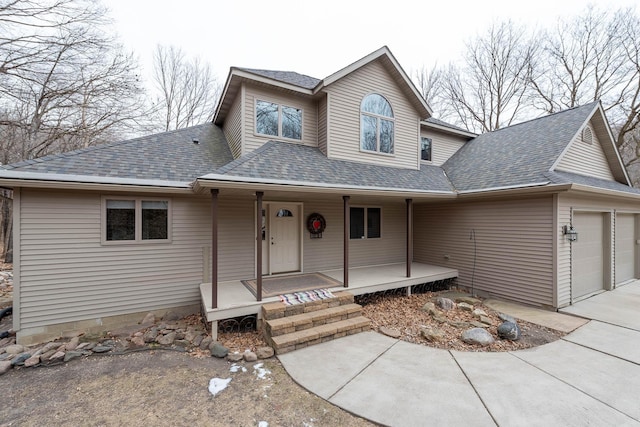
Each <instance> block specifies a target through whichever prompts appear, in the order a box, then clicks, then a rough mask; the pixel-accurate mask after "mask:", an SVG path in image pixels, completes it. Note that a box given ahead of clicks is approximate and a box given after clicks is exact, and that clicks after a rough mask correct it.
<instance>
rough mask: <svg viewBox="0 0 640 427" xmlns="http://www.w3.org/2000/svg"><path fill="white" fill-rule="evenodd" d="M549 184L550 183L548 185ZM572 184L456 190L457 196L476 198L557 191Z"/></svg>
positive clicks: (569, 188) (537, 184) (539, 184)
mask: <svg viewBox="0 0 640 427" xmlns="http://www.w3.org/2000/svg"><path fill="white" fill-rule="evenodd" d="M550 184H551V185H550ZM572 185H573V184H552V183H551V182H550V181H546V182H536V183H531V184H525V185H511V186H504V187H493V188H484V189H481V190H464V191H460V192H458V195H459V198H461V199H467V198H477V197H483V196H502V195H508V196H513V195H518V194H531V193H558V192H564V191H569V190H571V188H572Z"/></svg>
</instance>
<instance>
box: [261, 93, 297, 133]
mask: <svg viewBox="0 0 640 427" xmlns="http://www.w3.org/2000/svg"><path fill="white" fill-rule="evenodd" d="M256 133H257V134H260V135H270V136H279V137H282V138H288V139H296V140H301V139H302V109H300V108H295V107H287V106H286V105H279V104H276V103H273V102H267V101H259V100H258V101H256Z"/></svg>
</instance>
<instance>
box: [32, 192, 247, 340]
mask: <svg viewBox="0 0 640 427" xmlns="http://www.w3.org/2000/svg"><path fill="white" fill-rule="evenodd" d="M131 195H133V196H135V195H134V194H131ZM149 196H150V195H148V194H145V195H144V197H149ZM151 197H166V196H163V195H161V194H158V195H155V196H151ZM168 198H170V199H171V213H172V224H173V230H172V241H171V242H169V243H144V244H123V245H117V244H116V245H113V244H111V245H102V244H101V240H100V227H101V194H98V193H93V192H62V191H61V192H52V191H42V190H31V189H22V192H21V215H22V223H21V228H20V237H19V239H20V257H21V266H20V267H21V277H20V293H21V295H20V297H21V307H20V308H21V311H20V320H21V328H32V327H38V326H45V325H52V324H57V323H64V322H70V321H76V320H87V319H99V318H102V317H107V316H114V315H120V314H128V313H136V312H142V311H147V310H153V309H156V308H165V307H178V306H186V305H191V304H198V303H199V302H200V295H199V284H200V283H201V282H202V279H203V276H204V275H205V270H204V269H205V266H204V265H203V262H204V261H203V258H204V257H203V253H205V251H206V250H209V249H210V247H211V204H210V200H209V198H207V197H178V196H174V195H172V196H171V197H168ZM252 207H253V204H252V202H251V201H250V200H247V201H246V202H242V203H240V202H238V201H235V200H227V201H225V200H221V203H220V230H219V238H220V247H221V248H224V250H222V251H221V253H220V256H219V268H220V275H219V277H220V280H229V279H232V278H241V277H242V278H245V277H246V276H247V274H246V269H247V268H249V269H250V274H249V275H252V274H253V267H252V263H253V254H254V251H253V241H254V240H253V218H254V216H253V212H252ZM206 268H210V265H209V266H207V267H206Z"/></svg>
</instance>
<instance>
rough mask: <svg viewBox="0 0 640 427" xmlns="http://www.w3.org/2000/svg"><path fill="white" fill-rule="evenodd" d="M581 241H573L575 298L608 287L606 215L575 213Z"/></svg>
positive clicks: (575, 226) (574, 222) (575, 222)
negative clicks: (606, 270)
mask: <svg viewBox="0 0 640 427" xmlns="http://www.w3.org/2000/svg"><path fill="white" fill-rule="evenodd" d="M573 226H574V228H575V229H576V230H578V233H579V238H578V241H576V242H573V243H572V248H571V250H572V257H573V262H572V271H571V299H572V300H573V301H576V300H577V299H580V298H583V297H586V296H589V295H592V294H594V293H596V292H599V291H601V290H603V289H605V274H606V272H605V250H604V249H605V214H603V213H602V212H574V215H573Z"/></svg>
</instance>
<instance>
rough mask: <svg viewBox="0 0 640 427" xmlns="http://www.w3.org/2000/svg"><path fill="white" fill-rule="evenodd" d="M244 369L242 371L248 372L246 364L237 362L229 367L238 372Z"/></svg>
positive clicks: (230, 369)
mask: <svg viewBox="0 0 640 427" xmlns="http://www.w3.org/2000/svg"><path fill="white" fill-rule="evenodd" d="M240 370H242V372H247V368H245V367H244V366H240V365H238V364H237V363H234V364H233V365H231V368H229V371H231V372H238V371H240Z"/></svg>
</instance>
